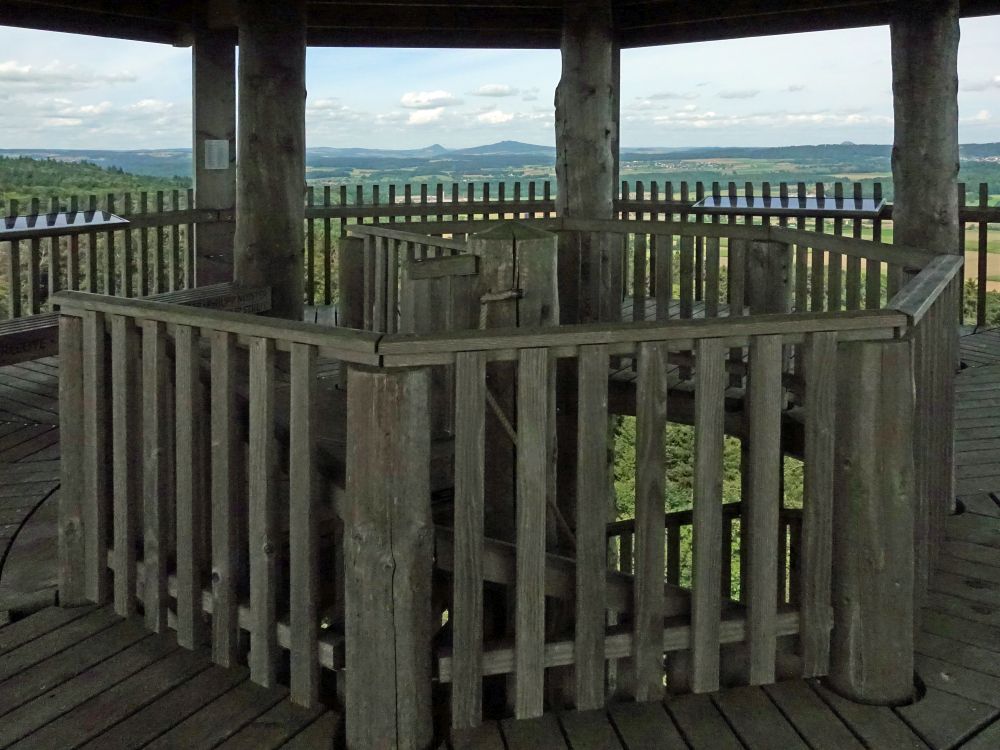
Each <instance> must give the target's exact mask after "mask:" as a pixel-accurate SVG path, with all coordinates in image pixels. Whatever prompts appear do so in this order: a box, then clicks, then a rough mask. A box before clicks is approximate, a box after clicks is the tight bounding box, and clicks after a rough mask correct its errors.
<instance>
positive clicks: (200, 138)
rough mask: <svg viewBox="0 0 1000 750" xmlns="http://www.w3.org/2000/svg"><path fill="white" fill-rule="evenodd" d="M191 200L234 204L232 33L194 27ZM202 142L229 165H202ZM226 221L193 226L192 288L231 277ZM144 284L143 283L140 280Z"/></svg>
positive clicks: (203, 205)
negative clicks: (221, 145) (221, 146)
mask: <svg viewBox="0 0 1000 750" xmlns="http://www.w3.org/2000/svg"><path fill="white" fill-rule="evenodd" d="M191 84H192V99H191V103H192V119H193V139H194V146H193V151H192V154H193V160H194V191H195V201H196V203H197V206H198V208H199V209H213V210H218V211H225V212H229V211H232V210H234V209H235V208H236V45H235V39H234V38H233V36H232V34H230V33H227V32H225V31H222V30H212V29H207V28H204V27H199V28H198V29H196V30H195V32H194V43H193V44H192V47H191ZM207 140H221V141H225V142H226V143H227V145H228V148H229V164H228V165H226V168H224V169H217V168H216V169H207V168H206V163H205V151H206V141H207ZM234 229H235V226H234V224H233V222H232V221H221V222H198V223H197V224H196V225H195V236H194V242H195V256H196V263H195V275H196V278H197V282H198V286H203V285H205V284H212V283H215V282H222V281H231V280H232V278H233V232H234ZM143 283H144V282H143Z"/></svg>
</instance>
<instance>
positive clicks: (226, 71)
mask: <svg viewBox="0 0 1000 750" xmlns="http://www.w3.org/2000/svg"><path fill="white" fill-rule="evenodd" d="M191 61H192V74H191V80H192V83H193V87H194V90H193V92H192V94H193V96H192V100H193V102H194V112H193V115H194V144H193V145H194V147H193V150H192V153H193V155H194V199H195V206H196V207H197V208H199V209H210V210H214V211H219V212H220V214H221V216H220V221H218V222H213V223H199V224H197V225H196V227H195V237H194V242H195V282H196V284H197V285H198V286H205V285H207V284H218V283H223V282H228V281H232V280H233V233H234V230H235V226H234V224H233V217H232V213H233V210H234V208H235V207H236V34H235V32H231V31H211V30H208V29H199V30H198V31H196V32H195V36H194V46H193V50H192V56H191Z"/></svg>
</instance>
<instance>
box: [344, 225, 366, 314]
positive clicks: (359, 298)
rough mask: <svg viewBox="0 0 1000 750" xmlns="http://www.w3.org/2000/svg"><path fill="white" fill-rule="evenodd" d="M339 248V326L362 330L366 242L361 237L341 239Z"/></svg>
mask: <svg viewBox="0 0 1000 750" xmlns="http://www.w3.org/2000/svg"><path fill="white" fill-rule="evenodd" d="M339 247H340V252H339V253H338V257H337V291H338V293H339V298H340V304H339V305H338V311H339V316H338V319H337V324H338V325H340V326H343V327H344V328H358V329H361V328H364V327H365V255H364V253H365V241H364V240H363V239H361V238H360V237H341V238H340V246H339Z"/></svg>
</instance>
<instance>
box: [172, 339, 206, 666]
mask: <svg viewBox="0 0 1000 750" xmlns="http://www.w3.org/2000/svg"><path fill="white" fill-rule="evenodd" d="M173 338H174V368H175V372H174V383H175V386H176V392H175V394H176V395H175V400H174V409H175V412H176V413H175V415H174V428H175V441H176V459H175V474H176V476H175V480H174V481H175V487H176V493H177V494H176V503H177V509H176V512H177V642H178V643H179V644H180V645H181V646H183V647H184V648H195V647H197V646H199V645H201V642H202V639H203V638H204V635H205V621H204V617H203V615H202V611H201V599H202V590H201V586H202V584H201V573H202V567H203V565H204V558H205V555H204V549H203V548H202V539H203V530H204V507H203V506H204V497H203V493H202V487H203V481H202V472H204V471H205V470H206V469H207V462H205V461H204V457H203V455H202V452H201V447H202V443H201V440H200V439H199V437H200V430H201V426H200V425H201V417H202V408H203V406H204V404H205V402H204V400H203V398H202V393H201V357H200V352H199V351H198V349H197V341H198V339H197V337H196V335H195V331H194V329H193V328H192V327H190V326H177V327H176V328H175V329H174V337H173Z"/></svg>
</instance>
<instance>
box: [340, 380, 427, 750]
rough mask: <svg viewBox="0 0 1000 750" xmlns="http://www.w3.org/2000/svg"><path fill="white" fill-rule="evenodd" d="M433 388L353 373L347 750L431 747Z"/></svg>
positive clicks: (350, 398) (347, 518) (346, 564)
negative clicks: (431, 463) (431, 466)
mask: <svg viewBox="0 0 1000 750" xmlns="http://www.w3.org/2000/svg"><path fill="white" fill-rule="evenodd" d="M429 384H430V378H429V370H428V369H427V368H423V369H405V370H404V369H397V370H376V369H368V368H362V367H357V366H353V365H352V366H350V367H349V368H348V375H347V394H348V398H347V434H348V436H349V439H348V444H347V503H346V506H345V509H344V568H345V575H344V582H345V647H346V652H345V656H346V666H347V670H346V697H345V701H344V703H345V709H346V726H347V747H348V748H349V750H380V749H381V748H387V749H388V748H394V749H397V750H423V749H424V748H427V747H429V746H430V743H431V739H432V725H431V637H432V626H433V624H434V623H433V615H432V610H431V576H432V573H433V567H434V562H433V561H434V526H433V521H432V520H431V490H430V413H429V400H428V399H429Z"/></svg>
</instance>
